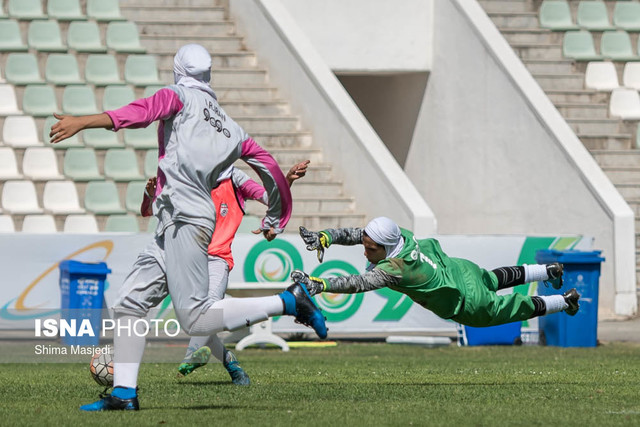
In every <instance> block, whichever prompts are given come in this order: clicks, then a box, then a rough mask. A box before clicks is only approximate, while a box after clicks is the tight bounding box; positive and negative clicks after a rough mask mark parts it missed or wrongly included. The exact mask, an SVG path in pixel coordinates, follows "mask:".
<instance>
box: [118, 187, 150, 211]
mask: <svg viewBox="0 0 640 427" xmlns="http://www.w3.org/2000/svg"><path fill="white" fill-rule="evenodd" d="M146 185H147V181H131V182H130V183H129V184H128V185H127V195H126V197H125V201H124V207H125V208H126V209H127V210H128V211H129V212H134V213H139V212H140V204H141V203H142V197H143V195H144V188H145V186H146Z"/></svg>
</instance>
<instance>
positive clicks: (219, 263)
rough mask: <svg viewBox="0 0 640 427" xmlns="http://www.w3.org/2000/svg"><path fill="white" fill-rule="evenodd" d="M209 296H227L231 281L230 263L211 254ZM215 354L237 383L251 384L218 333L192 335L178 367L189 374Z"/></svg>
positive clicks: (216, 297) (209, 258)
mask: <svg viewBox="0 0 640 427" xmlns="http://www.w3.org/2000/svg"><path fill="white" fill-rule="evenodd" d="M208 269H209V298H211V299H212V300H214V301H219V300H221V299H223V298H224V297H225V292H226V290H227V285H228V283H229V264H227V261H225V260H224V259H222V258H220V257H218V256H213V255H209V257H208ZM211 355H213V356H214V357H215V358H216V359H218V360H219V361H220V362H221V363H222V365H223V366H224V367H225V369H226V370H227V372H228V373H229V376H231V380H232V382H233V383H234V384H236V385H249V384H250V379H249V376H248V375H247V373H246V372H245V371H244V370H243V369H242V367H241V366H240V364H239V362H238V359H237V358H236V356H235V354H233V352H231V351H229V350H227V349H226V348H225V346H224V343H223V342H222V340H221V339H220V338H218V336H217V335H215V334H214V335H211V336H208V337H207V336H204V337H192V338H191V340H190V341H189V347H188V348H187V354H186V355H185V358H184V360H183V363H182V364H181V365H180V366H179V367H178V372H179V373H180V374H181V375H188V374H190V373H191V372H193V371H194V370H195V369H197V368H199V367H201V366H204V365H205V364H207V362H208V361H209V357H210V356H211Z"/></svg>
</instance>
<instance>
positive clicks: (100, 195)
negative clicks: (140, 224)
mask: <svg viewBox="0 0 640 427" xmlns="http://www.w3.org/2000/svg"><path fill="white" fill-rule="evenodd" d="M84 207H85V209H86V210H88V211H90V212H93V213H95V214H97V215H115V214H124V213H126V211H125V210H124V209H123V208H122V205H121V204H120V198H119V197H118V189H117V187H116V184H115V183H114V182H113V181H91V182H90V183H89V184H87V189H86V191H85V194H84Z"/></svg>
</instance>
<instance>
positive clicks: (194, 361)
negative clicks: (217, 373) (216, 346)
mask: <svg viewBox="0 0 640 427" xmlns="http://www.w3.org/2000/svg"><path fill="white" fill-rule="evenodd" d="M210 357H211V349H210V348H209V347H207V346H206V345H203V346H202V347H200V348H199V349H197V350H196V351H194V352H193V353H192V354H191V362H186V363H183V364H181V365H180V366H178V376H185V377H186V376H187V375H189V374H190V373H191V372H193V371H195V370H196V369H197V368H199V367H201V366H204V365H206V364H207V362H209V358H210Z"/></svg>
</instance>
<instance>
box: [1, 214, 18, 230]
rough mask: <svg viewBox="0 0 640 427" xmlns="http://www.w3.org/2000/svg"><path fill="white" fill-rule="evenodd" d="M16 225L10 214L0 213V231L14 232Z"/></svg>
mask: <svg viewBox="0 0 640 427" xmlns="http://www.w3.org/2000/svg"><path fill="white" fill-rule="evenodd" d="M15 231H16V226H15V224H14V223H13V217H12V216H11V215H0V233H14V232H15Z"/></svg>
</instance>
